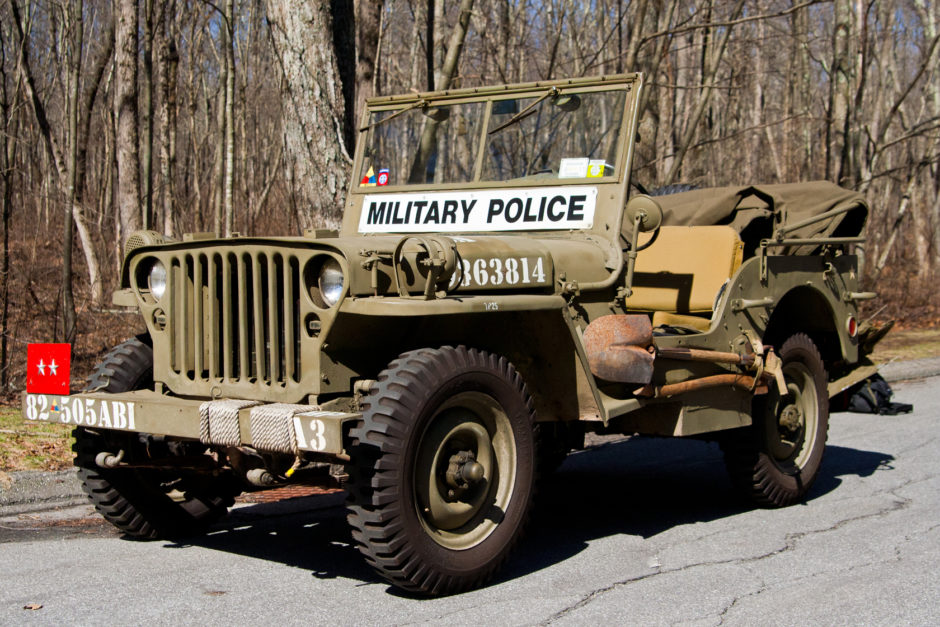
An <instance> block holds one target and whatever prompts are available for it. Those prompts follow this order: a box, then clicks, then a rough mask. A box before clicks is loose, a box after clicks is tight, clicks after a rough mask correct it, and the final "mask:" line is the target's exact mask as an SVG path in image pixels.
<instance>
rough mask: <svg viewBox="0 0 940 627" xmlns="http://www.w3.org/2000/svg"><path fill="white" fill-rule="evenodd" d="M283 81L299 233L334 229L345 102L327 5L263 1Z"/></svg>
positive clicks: (343, 183)
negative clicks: (317, 226)
mask: <svg viewBox="0 0 940 627" xmlns="http://www.w3.org/2000/svg"><path fill="white" fill-rule="evenodd" d="M265 5H266V8H267V13H268V21H269V23H270V25H271V30H270V33H271V37H272V43H273V46H274V50H275V56H276V57H277V59H278V61H279V62H280V66H281V71H282V72H283V77H284V91H285V94H284V105H283V106H284V110H285V111H284V117H285V120H284V140H285V144H286V146H287V150H288V155H289V158H290V160H291V161H292V165H293V171H294V181H295V190H294V191H295V193H296V194H297V195H298V198H297V200H298V201H299V202H298V206H300V207H302V209H301V211H300V216H301V220H302V225H301V226H303V227H304V228H308V227H311V226H313V225H314V224H317V223H319V224H327V225H330V226H337V225H338V224H339V221H340V216H341V215H342V209H343V203H344V201H345V199H346V190H347V187H348V184H349V178H348V169H349V164H350V162H351V160H350V158H349V154H348V152H347V150H346V145H345V142H344V140H343V123H344V113H345V112H344V102H343V97H342V92H341V86H340V80H339V69H338V66H337V61H336V53H335V51H334V48H333V41H332V33H333V18H332V15H331V13H330V5H329V2H327V1H326V0H320V1H318V2H304V1H302V0H266V1H265Z"/></svg>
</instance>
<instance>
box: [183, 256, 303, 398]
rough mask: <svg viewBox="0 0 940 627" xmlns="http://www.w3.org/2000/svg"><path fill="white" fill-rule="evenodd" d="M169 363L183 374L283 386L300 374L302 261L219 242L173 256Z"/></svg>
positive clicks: (202, 379) (223, 384)
mask: <svg viewBox="0 0 940 627" xmlns="http://www.w3.org/2000/svg"><path fill="white" fill-rule="evenodd" d="M169 270H170V272H169V283H170V285H169V286H168V289H169V291H170V292H169V293H170V296H171V300H170V311H169V312H168V314H169V315H168V316H167V318H168V320H167V331H168V333H169V339H170V342H169V345H170V355H169V365H170V369H171V370H172V372H173V373H174V374H175V375H176V377H178V378H179V379H180V380H182V381H191V382H195V383H209V384H213V383H217V384H219V385H220V387H224V388H227V387H229V386H231V385H233V384H234V385H236V386H237V385H238V384H246V383H247V384H251V385H253V386H259V385H260V386H269V387H279V388H281V389H284V388H285V387H293V386H296V385H297V384H298V383H299V381H300V372H301V368H300V311H299V299H298V295H299V290H300V284H299V282H300V262H299V260H298V258H297V257H296V256H294V255H293V254H290V253H283V252H273V253H272V252H257V251H249V250H238V249H235V250H231V249H230V250H221V251H206V252H199V253H177V254H174V255H173V256H172V257H171V259H170V268H169Z"/></svg>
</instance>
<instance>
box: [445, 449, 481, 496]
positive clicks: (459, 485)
mask: <svg viewBox="0 0 940 627" xmlns="http://www.w3.org/2000/svg"><path fill="white" fill-rule="evenodd" d="M485 474H486V469H485V468H484V467H483V465H482V464H480V463H479V462H477V461H476V457H475V456H474V454H473V451H459V452H457V453H455V454H453V455H451V456H450V463H449V464H448V466H447V472H446V473H445V478H446V481H447V485H449V486H450V487H452V488H456V489H458V490H465V489H467V488H469V487H472V486H474V485H476V484H477V483H479V482H480V481H482V480H483V477H484V475H485Z"/></svg>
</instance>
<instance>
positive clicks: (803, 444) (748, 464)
mask: <svg viewBox="0 0 940 627" xmlns="http://www.w3.org/2000/svg"><path fill="white" fill-rule="evenodd" d="M780 359H781V361H782V362H783V376H784V379H785V381H786V384H787V390H786V394H781V393H780V391H779V390H777V388H776V386H775V385H774V386H772V387H771V391H770V392H769V393H768V394H767V395H764V396H759V397H756V398H755V399H754V407H753V412H752V419H753V424H752V425H751V426H750V427H747V428H745V429H742V430H740V431H739V432H737V433H734V434H731V435H729V436H728V437H727V438H726V439H725V440H724V441H723V442H722V449H723V450H724V454H725V463H726V465H727V467H728V473H729V475H730V476H731V480H732V483H734V485H735V487H736V488H737V489H738V490H739V491H740V492H741V493H742V494H744V495H745V496H746V497H747V498H749V499H750V500H751V501H753V502H754V503H756V504H757V505H760V506H763V507H783V506H786V505H791V504H793V503H795V502H797V501H799V500H801V499H802V498H803V497H804V496H806V493H807V492H808V491H809V489H810V487H811V486H812V485H813V482H814V481H815V480H816V475H817V474H818V472H819V467H820V465H821V464H822V458H823V452H824V450H825V447H826V436H827V433H828V430H829V394H828V391H827V389H826V382H827V381H828V377H827V375H826V369H825V366H824V365H823V361H822V358H821V357H820V355H819V350H817V348H816V345H815V344H814V343H813V341H812V340H811V339H810V338H809V337H808V336H807V335H805V334H803V333H797V334H795V335H793V336H791V337H790V338H789V339H788V340H787V341H786V342H784V343H783V346H782V347H781V348H780Z"/></svg>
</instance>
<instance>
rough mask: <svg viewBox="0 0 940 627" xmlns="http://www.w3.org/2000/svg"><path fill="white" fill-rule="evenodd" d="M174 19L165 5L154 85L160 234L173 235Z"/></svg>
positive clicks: (176, 62) (176, 55) (170, 5)
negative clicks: (157, 96)
mask: <svg viewBox="0 0 940 627" xmlns="http://www.w3.org/2000/svg"><path fill="white" fill-rule="evenodd" d="M175 15H176V3H175V2H173V1H172V0H171V2H169V3H167V6H166V8H165V11H164V15H163V20H162V21H161V23H160V25H159V26H158V27H157V55H158V59H159V64H158V66H157V84H158V85H159V90H160V107H159V119H160V183H161V186H162V188H163V190H162V194H161V197H162V199H163V203H162V205H163V206H162V214H163V229H162V230H163V232H164V233H165V234H167V235H173V217H174V215H175V214H176V208H175V202H176V189H175V180H174V177H175V175H176V107H177V103H176V82H177V73H178V67H179V53H178V52H177V51H176V42H175V41H174V40H173V39H172V37H171V35H172V33H173V32H172V30H171V29H170V25H171V24H172V23H173V21H174V19H175Z"/></svg>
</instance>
